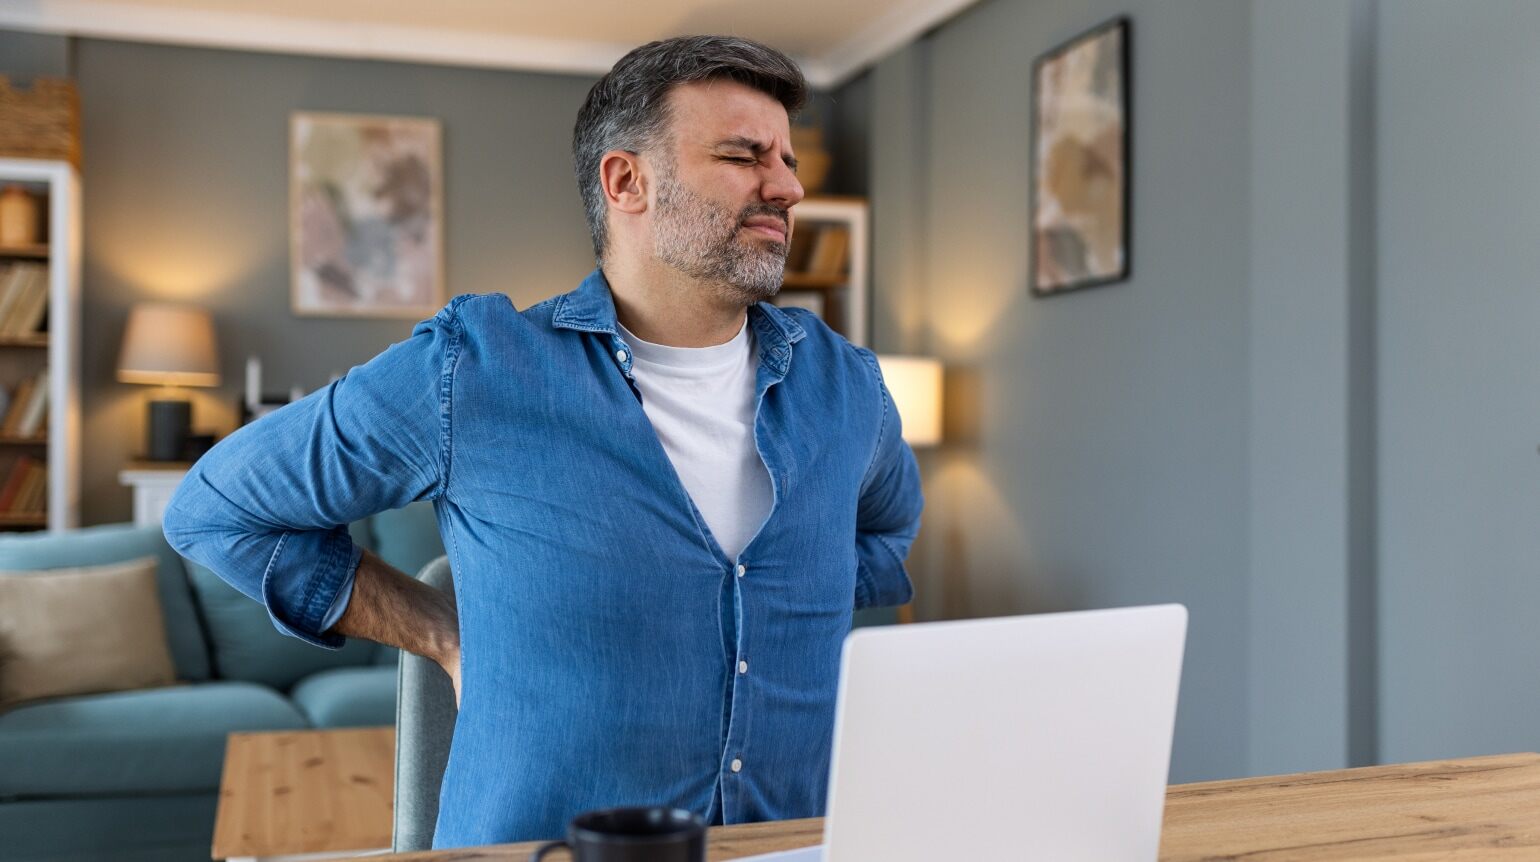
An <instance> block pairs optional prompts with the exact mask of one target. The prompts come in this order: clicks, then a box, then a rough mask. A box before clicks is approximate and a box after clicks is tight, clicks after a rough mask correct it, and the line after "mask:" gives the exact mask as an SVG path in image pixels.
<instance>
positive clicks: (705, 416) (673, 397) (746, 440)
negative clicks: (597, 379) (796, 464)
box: [620, 318, 775, 560]
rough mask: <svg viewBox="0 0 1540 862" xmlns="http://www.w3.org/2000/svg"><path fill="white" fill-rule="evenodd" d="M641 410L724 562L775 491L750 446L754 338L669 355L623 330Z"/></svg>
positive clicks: (744, 333) (747, 536) (750, 534)
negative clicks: (640, 401) (720, 551)
mask: <svg viewBox="0 0 1540 862" xmlns="http://www.w3.org/2000/svg"><path fill="white" fill-rule="evenodd" d="M620 333H621V336H622V337H623V338H625V340H626V344H628V345H629V346H630V348H631V356H632V362H631V374H632V377H634V378H635V380H636V386H637V388H638V389H640V390H641V392H642V410H643V411H644V412H646V414H647V418H648V419H649V420H651V422H652V428H653V430H654V431H655V432H657V435H658V441H659V442H661V443H662V444H663V451H664V452H666V453H668V460H669V461H671V462H673V465H674V471H675V472H677V473H678V474H679V479H680V481H682V482H683V483H684V488H685V490H686V491H688V492H689V494H690V499H692V500H694V501H695V507H696V508H697V509H699V510H700V513H701V515H702V516H703V517H704V518H705V519H706V526H707V527H709V528H710V529H711V534H712V536H714V537H715V538H716V540H717V544H718V545H721V547H722V550H723V551H724V552H725V553H726V554H727V558H728V559H729V560H736V559H737V558H738V555H739V554H740V553H742V551H743V547H744V546H745V545H747V544H748V543H749V542H750V541H751V540H752V539H753V538H754V535H755V534H756V533H758V532H759V527H760V525H761V524H763V523H764V521H765V518H766V517H768V516H769V514H770V506H771V503H772V502H773V501H774V499H775V491H774V490H773V489H772V487H771V485H770V473H769V471H767V470H766V469H765V463H764V461H762V460H760V457H759V449H758V448H757V447H756V446H755V445H754V407H755V404H754V375H755V371H756V370H757V369H758V367H759V356H758V354H757V353H756V352H755V350H754V333H753V331H752V330H750V329H749V325H748V319H747V318H745V319H744V322H743V328H742V329H740V330H738V334H737V335H736V336H734V337H733V339H732V340H731V341H729V342H727V343H726V344H718V345H716V346H715V347H667V346H664V345H662V344H653V343H651V342H647V341H643V340H642V339H640V338H637V337H636V336H635V335H633V334H631V332H629V331H628V330H627V329H626V328H625V327H623V326H622V327H620Z"/></svg>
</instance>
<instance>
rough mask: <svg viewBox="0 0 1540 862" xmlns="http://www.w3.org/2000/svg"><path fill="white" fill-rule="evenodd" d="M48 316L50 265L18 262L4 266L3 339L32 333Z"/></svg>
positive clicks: (0, 284) (0, 281)
mask: <svg viewBox="0 0 1540 862" xmlns="http://www.w3.org/2000/svg"><path fill="white" fill-rule="evenodd" d="M47 315H48V267H46V266H43V265H42V264H37V263H15V264H12V265H11V266H9V267H6V268H4V269H0V338H16V337H19V336H23V335H31V334H32V333H34V332H37V331H38V328H39V327H41V326H42V325H43V319H44V318H45V317H46V316H47Z"/></svg>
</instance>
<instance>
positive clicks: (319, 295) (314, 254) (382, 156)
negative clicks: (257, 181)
mask: <svg viewBox="0 0 1540 862" xmlns="http://www.w3.org/2000/svg"><path fill="white" fill-rule="evenodd" d="M439 137H440V135H439V124H438V121H437V120H431V119H421V118H415V117H378V116H365V115H357V114H311V113H296V114H294V115H292V116H291V117H290V118H289V234H290V240H289V256H290V269H291V278H290V306H291V308H292V310H293V312H294V313H295V314H297V315H304V316H322V317H402V318H411V319H414V320H415V319H422V318H425V317H432V316H433V315H434V314H435V313H436V312H437V311H438V310H439V308H440V307H441V306H442V305H443V304H444V303H445V302H446V301H447V300H446V298H445V296H444V292H445V291H444V257H443V233H444V223H443V218H444V217H443V186H444V182H443V168H442V165H441V163H440V148H439Z"/></svg>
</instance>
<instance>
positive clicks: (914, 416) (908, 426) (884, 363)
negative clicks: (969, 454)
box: [877, 356, 941, 446]
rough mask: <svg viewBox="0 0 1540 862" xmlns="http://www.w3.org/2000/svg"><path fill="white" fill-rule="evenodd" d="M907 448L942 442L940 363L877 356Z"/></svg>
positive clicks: (904, 357)
mask: <svg viewBox="0 0 1540 862" xmlns="http://www.w3.org/2000/svg"><path fill="white" fill-rule="evenodd" d="M877 364H878V365H879V366H880V367H881V368H882V379H883V382H885V383H886V384H887V386H888V392H889V393H891V394H892V395H893V404H894V406H896V407H897V408H898V415H899V418H901V419H902V420H903V423H904V441H905V442H907V443H908V444H909V445H910V446H934V445H936V444H937V443H940V442H941V362H940V360H937V359H930V358H927V357H923V356H878V357H877Z"/></svg>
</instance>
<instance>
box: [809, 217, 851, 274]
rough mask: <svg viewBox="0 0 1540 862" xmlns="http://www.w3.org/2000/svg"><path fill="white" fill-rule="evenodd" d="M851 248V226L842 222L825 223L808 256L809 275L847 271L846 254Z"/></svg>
mask: <svg viewBox="0 0 1540 862" xmlns="http://www.w3.org/2000/svg"><path fill="white" fill-rule="evenodd" d="M849 249H850V228H848V227H846V226H845V225H842V224H830V225H824V226H823V228H821V229H820V230H819V231H818V238H817V239H815V240H814V241H813V252H812V254H811V255H810V256H809V258H808V262H807V272H808V274H809V275H817V276H837V275H843V274H844V272H845V255H846V253H847V252H848V251H849Z"/></svg>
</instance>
